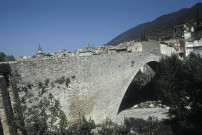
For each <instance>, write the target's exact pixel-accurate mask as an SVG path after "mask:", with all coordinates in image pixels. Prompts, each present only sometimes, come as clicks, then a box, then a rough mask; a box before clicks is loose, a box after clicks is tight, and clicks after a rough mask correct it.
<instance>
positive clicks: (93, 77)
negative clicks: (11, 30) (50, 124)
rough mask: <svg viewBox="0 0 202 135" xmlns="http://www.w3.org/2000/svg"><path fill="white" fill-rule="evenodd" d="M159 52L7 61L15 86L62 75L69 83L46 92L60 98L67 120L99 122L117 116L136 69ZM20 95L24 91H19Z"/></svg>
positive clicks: (33, 83)
mask: <svg viewBox="0 0 202 135" xmlns="http://www.w3.org/2000/svg"><path fill="white" fill-rule="evenodd" d="M160 56H161V55H160V54H158V53H155V54H154V53H117V54H101V55H95V56H86V57H70V58H60V59H59V58H58V59H46V60H33V61H18V62H11V63H9V64H10V66H11V69H12V75H11V78H13V77H15V79H13V80H12V79H11V81H12V84H16V86H17V88H16V90H17V89H20V88H21V87H26V86H27V85H28V84H32V85H35V84H37V83H39V82H43V83H44V82H45V80H47V79H49V80H50V82H52V83H53V82H55V81H56V80H57V79H59V78H61V77H65V78H69V79H70V84H69V86H68V87H63V86H57V87H54V88H51V89H48V92H49V93H51V94H52V95H53V96H54V98H55V99H57V100H59V101H60V104H61V108H62V110H63V111H64V112H65V115H66V116H67V119H68V120H69V121H75V120H77V119H78V118H79V117H80V116H81V117H82V116H85V117H87V118H89V117H91V118H92V119H94V120H95V122H96V123H100V122H102V121H103V120H105V119H106V118H111V119H112V120H116V117H117V113H118V109H119V106H120V103H121V101H122V99H123V96H124V94H125V92H126V90H127V88H128V86H129V85H130V83H131V81H132V80H133V78H134V77H135V75H136V73H137V72H138V71H139V70H140V68H141V67H142V66H143V65H145V64H146V63H148V62H151V61H159V59H160ZM35 91H37V88H35ZM33 93H34V91H33ZM19 96H20V98H22V97H23V96H24V95H23V94H21V93H20V92H19ZM39 97H40V96H39Z"/></svg>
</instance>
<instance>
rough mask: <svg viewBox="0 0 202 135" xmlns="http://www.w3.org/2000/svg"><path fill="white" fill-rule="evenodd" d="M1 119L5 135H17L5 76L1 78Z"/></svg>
mask: <svg viewBox="0 0 202 135" xmlns="http://www.w3.org/2000/svg"><path fill="white" fill-rule="evenodd" d="M0 119H1V123H2V128H3V133H4V135H15V134H16V130H15V127H14V125H13V112H12V108H11V102H10V97H9V93H8V90H7V87H6V82H5V79H4V77H3V76H0Z"/></svg>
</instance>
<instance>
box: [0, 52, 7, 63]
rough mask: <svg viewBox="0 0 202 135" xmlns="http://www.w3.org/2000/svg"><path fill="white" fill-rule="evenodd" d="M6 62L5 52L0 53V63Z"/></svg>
mask: <svg viewBox="0 0 202 135" xmlns="http://www.w3.org/2000/svg"><path fill="white" fill-rule="evenodd" d="M4 61H6V55H5V53H3V52H0V62H4Z"/></svg>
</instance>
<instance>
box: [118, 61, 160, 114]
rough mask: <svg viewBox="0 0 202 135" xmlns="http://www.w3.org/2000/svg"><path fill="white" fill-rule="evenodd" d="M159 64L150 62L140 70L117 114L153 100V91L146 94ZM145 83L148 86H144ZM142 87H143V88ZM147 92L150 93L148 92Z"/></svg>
mask: <svg viewBox="0 0 202 135" xmlns="http://www.w3.org/2000/svg"><path fill="white" fill-rule="evenodd" d="M157 64H158V62H157V61H150V62H148V63H146V64H145V65H144V66H142V67H141V69H139V71H138V72H137V73H136V75H135V76H134V78H133V80H132V81H131V83H130V85H129V86H128V88H127V90H126V92H125V94H124V97H123V99H122V101H121V103H120V106H119V110H118V113H117V114H119V113H120V112H122V111H123V110H125V109H128V108H130V107H132V106H134V104H137V103H140V102H142V101H144V100H145V99H148V98H149V100H151V95H152V90H151V92H149V94H146V93H145V90H146V89H147V88H148V86H151V85H152V84H151V80H152V78H153V77H154V75H155V72H156V66H157ZM148 66H149V67H148ZM142 73H144V74H145V75H143V74H142ZM142 75H143V76H142ZM140 78H141V79H143V78H144V79H143V80H144V82H142V80H139V79H140ZM145 81H146V82H147V83H148V84H144V83H145ZM137 82H138V83H137ZM140 85H143V87H142V86H140ZM146 92H148V91H147V90H146Z"/></svg>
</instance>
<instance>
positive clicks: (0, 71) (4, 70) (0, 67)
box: [0, 63, 11, 86]
mask: <svg viewBox="0 0 202 135" xmlns="http://www.w3.org/2000/svg"><path fill="white" fill-rule="evenodd" d="M10 74H11V69H10V65H9V64H5V63H2V64H0V75H3V76H4V78H5V80H6V85H7V86H8V85H9V75H10Z"/></svg>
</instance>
